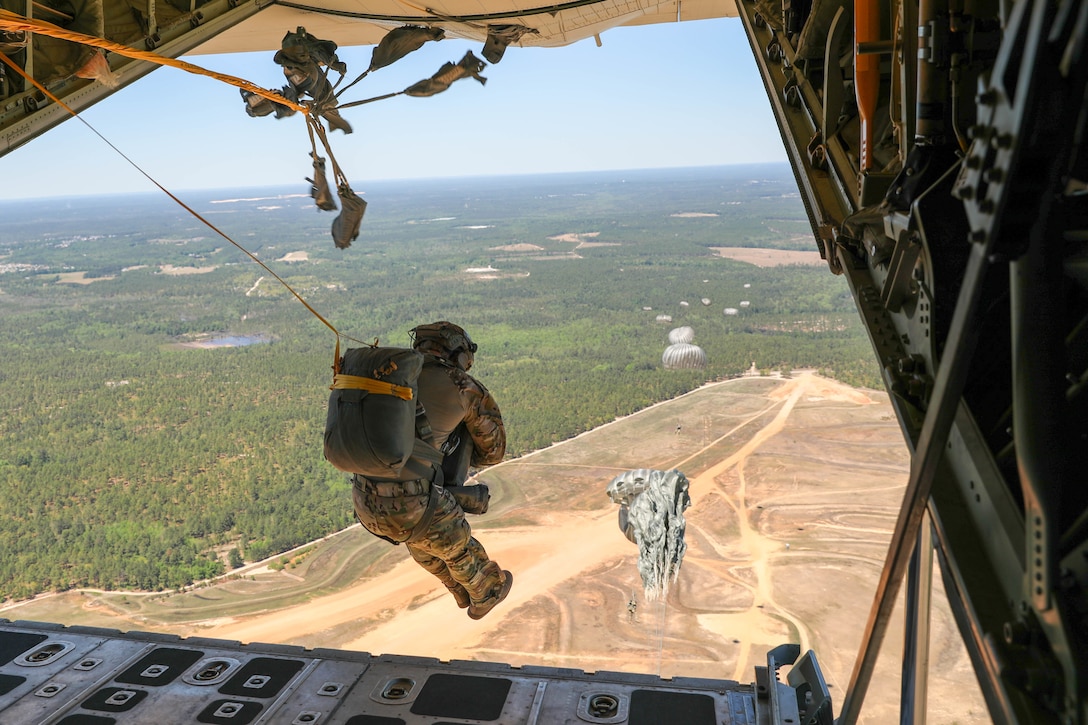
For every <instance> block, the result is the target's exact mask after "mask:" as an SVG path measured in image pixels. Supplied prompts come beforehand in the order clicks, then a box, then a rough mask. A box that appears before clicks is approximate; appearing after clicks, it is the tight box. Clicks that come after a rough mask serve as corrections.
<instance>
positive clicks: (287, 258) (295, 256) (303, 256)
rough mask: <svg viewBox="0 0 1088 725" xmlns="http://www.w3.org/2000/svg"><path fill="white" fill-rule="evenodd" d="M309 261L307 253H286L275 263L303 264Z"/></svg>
mask: <svg viewBox="0 0 1088 725" xmlns="http://www.w3.org/2000/svg"><path fill="white" fill-rule="evenodd" d="M309 259H310V253H309V252H288V253H287V254H285V255H283V256H282V257H280V258H279V259H277V260H276V261H277V262H305V261H307V260H309Z"/></svg>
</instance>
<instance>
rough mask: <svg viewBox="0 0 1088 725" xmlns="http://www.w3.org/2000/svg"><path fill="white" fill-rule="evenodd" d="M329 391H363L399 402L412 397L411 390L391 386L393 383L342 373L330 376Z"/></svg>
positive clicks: (400, 386) (399, 386)
mask: <svg viewBox="0 0 1088 725" xmlns="http://www.w3.org/2000/svg"><path fill="white" fill-rule="evenodd" d="M329 390H365V391H367V392H368V393H379V394H381V395H395V396H397V397H398V398H400V399H401V400H411V399H412V397H413V396H412V389H411V388H406V387H404V386H402V385H393V383H387V382H385V381H383V380H375V379H373V378H364V377H362V376H361V375H345V374H344V373H336V374H335V375H333V376H332V385H330V386H329Z"/></svg>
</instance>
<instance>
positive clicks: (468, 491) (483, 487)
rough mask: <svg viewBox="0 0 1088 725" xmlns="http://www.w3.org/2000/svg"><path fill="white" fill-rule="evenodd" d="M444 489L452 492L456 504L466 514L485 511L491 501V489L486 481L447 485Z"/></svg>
mask: <svg viewBox="0 0 1088 725" xmlns="http://www.w3.org/2000/svg"><path fill="white" fill-rule="evenodd" d="M446 490H447V491H449V492H450V493H451V494H453V498H454V500H455V501H457V505H458V506H460V507H461V509H462V510H463V511H464V512H465V513H466V514H486V513H487V507H488V505H489V504H490V503H491V491H490V490H489V489H488V488H487V484H486V483H478V484H476V485H475V486H447V487H446Z"/></svg>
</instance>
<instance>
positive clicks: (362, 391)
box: [325, 347, 433, 478]
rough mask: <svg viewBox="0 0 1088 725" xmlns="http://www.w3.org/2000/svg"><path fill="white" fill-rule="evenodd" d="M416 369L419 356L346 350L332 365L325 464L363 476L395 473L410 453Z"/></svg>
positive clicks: (386, 350) (378, 350)
mask: <svg viewBox="0 0 1088 725" xmlns="http://www.w3.org/2000/svg"><path fill="white" fill-rule="evenodd" d="M422 368H423V355H422V354H421V353H419V352H416V351H415V350H409V349H405V348H397V347H361V348H352V349H349V350H348V351H347V352H345V353H344V356H343V357H342V358H340V359H339V360H337V367H336V369H335V371H334V372H335V375H334V376H333V384H332V393H330V395H329V412H328V416H327V417H326V419H325V458H326V459H327V460H328V461H329V463H331V464H332V465H334V466H336V467H337V468H338V469H340V470H341V471H344V472H345V473H358V474H361V475H363V476H373V477H379V478H392V477H396V476H398V475H399V474H400V473H401V469H403V468H404V466H405V464H406V463H407V462H408V459H409V458H410V457H411V456H412V452H413V448H414V447H416V398H417V392H418V389H417V384H418V380H419V371H420V370H421V369H422ZM417 450H418V448H417ZM432 450H433V449H432Z"/></svg>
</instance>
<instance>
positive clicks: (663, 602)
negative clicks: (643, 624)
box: [657, 597, 669, 677]
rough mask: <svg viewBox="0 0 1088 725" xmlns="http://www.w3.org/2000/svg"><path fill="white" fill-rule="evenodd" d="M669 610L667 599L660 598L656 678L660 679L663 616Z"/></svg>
mask: <svg viewBox="0 0 1088 725" xmlns="http://www.w3.org/2000/svg"><path fill="white" fill-rule="evenodd" d="M668 609H669V601H668V597H661V619H660V620H658V623H657V676H658V677H661V660H662V659H663V657H664V652H665V614H666V612H667V611H668Z"/></svg>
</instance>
